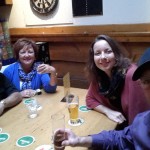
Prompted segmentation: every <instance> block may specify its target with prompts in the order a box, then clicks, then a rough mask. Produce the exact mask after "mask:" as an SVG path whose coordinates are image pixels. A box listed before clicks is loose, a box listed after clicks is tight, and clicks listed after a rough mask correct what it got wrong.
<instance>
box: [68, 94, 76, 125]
mask: <svg viewBox="0 0 150 150" xmlns="http://www.w3.org/2000/svg"><path fill="white" fill-rule="evenodd" d="M66 102H67V107H68V111H69V116H70V123H72V124H75V123H77V122H78V119H79V111H78V107H79V97H78V96H77V95H75V94H72V93H70V94H68V95H67V96H66Z"/></svg>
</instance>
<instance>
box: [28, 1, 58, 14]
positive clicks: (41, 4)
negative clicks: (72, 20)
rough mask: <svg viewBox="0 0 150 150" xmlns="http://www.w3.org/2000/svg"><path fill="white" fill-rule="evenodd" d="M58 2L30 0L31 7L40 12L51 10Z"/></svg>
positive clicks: (44, 12) (45, 12)
mask: <svg viewBox="0 0 150 150" xmlns="http://www.w3.org/2000/svg"><path fill="white" fill-rule="evenodd" d="M57 4H58V0H30V6H31V8H32V9H33V10H34V11H36V12H37V13H40V14H47V13H50V12H52V11H53V10H54V9H55V8H56V6H57Z"/></svg>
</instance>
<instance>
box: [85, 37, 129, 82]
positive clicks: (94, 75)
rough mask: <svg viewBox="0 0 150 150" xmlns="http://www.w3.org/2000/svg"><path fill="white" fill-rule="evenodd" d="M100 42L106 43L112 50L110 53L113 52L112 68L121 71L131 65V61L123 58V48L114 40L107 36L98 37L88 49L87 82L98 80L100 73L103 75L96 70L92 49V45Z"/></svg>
mask: <svg viewBox="0 0 150 150" xmlns="http://www.w3.org/2000/svg"><path fill="white" fill-rule="evenodd" d="M100 40H105V41H107V42H108V44H109V45H110V47H111V48H112V51H113V52H114V55H115V59H116V64H115V66H114V67H115V68H117V69H123V68H127V67H128V66H129V65H130V64H131V61H130V60H129V59H128V58H126V57H125V56H124V53H123V51H124V49H123V47H122V46H121V45H120V44H119V43H118V42H117V41H115V40H114V39H112V38H111V37H109V36H107V35H98V36H97V37H96V38H95V40H94V41H93V42H92V44H91V48H90V49H89V56H88V62H87V65H86V67H85V71H86V76H87V78H88V80H89V81H92V80H97V79H98V78H99V74H100V73H102V74H103V71H101V70H100V69H99V68H97V67H96V65H95V62H94V50H93V47H94V44H95V43H96V42H98V41H100Z"/></svg>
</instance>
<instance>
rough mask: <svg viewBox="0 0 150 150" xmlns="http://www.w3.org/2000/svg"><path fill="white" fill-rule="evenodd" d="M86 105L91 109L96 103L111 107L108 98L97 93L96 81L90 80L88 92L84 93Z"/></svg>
mask: <svg viewBox="0 0 150 150" xmlns="http://www.w3.org/2000/svg"><path fill="white" fill-rule="evenodd" d="M86 105H87V107H88V108H90V109H93V108H95V107H97V106H98V105H104V106H106V107H109V108H111V105H110V103H109V101H108V99H107V98H105V97H104V96H102V95H101V94H100V93H99V89H98V83H96V82H91V84H90V86H89V89H88V93H87V95H86Z"/></svg>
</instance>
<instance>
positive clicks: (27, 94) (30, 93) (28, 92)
mask: <svg viewBox="0 0 150 150" xmlns="http://www.w3.org/2000/svg"><path fill="white" fill-rule="evenodd" d="M20 93H21V96H22V97H26V98H28V97H33V96H34V95H35V94H36V91H35V90H32V89H26V90H23V91H21V92H20Z"/></svg>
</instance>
